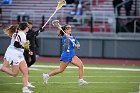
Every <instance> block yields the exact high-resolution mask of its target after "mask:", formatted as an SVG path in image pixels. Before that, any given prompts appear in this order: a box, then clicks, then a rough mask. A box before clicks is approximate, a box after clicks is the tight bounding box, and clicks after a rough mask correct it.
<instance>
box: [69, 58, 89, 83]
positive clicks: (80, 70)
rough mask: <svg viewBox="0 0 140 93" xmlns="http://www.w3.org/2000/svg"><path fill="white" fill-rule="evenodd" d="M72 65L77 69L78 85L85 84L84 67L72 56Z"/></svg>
mask: <svg viewBox="0 0 140 93" xmlns="http://www.w3.org/2000/svg"><path fill="white" fill-rule="evenodd" d="M72 64H73V65H75V66H77V67H78V68H79V85H84V84H87V82H86V81H84V80H83V73H84V66H83V63H82V61H81V60H80V59H79V58H78V57H77V56H74V57H73V58H72Z"/></svg>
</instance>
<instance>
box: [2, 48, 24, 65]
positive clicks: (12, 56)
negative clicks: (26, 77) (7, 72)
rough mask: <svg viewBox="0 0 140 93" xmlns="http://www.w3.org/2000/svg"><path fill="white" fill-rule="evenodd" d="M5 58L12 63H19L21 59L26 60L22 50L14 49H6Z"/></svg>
mask: <svg viewBox="0 0 140 93" xmlns="http://www.w3.org/2000/svg"><path fill="white" fill-rule="evenodd" d="M4 58H5V59H6V60H7V61H8V62H9V64H12V65H19V63H20V62H21V61H23V60H25V59H24V55H23V53H22V52H18V51H14V50H12V49H8V50H7V51H6V53H5V55H4Z"/></svg>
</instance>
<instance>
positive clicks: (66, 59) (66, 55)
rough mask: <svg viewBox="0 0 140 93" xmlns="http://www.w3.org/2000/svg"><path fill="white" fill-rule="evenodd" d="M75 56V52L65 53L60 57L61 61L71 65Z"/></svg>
mask: <svg viewBox="0 0 140 93" xmlns="http://www.w3.org/2000/svg"><path fill="white" fill-rule="evenodd" d="M74 56H76V54H75V52H74V51H63V52H62V54H61V57H60V61H64V62H68V63H70V62H71V61H72V58H73V57H74Z"/></svg>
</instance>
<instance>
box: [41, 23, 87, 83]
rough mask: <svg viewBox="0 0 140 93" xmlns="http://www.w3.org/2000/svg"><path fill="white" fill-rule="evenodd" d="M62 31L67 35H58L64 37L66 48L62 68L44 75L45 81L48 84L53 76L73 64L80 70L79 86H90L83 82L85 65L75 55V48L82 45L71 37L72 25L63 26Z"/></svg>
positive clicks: (62, 57)
mask: <svg viewBox="0 0 140 93" xmlns="http://www.w3.org/2000/svg"><path fill="white" fill-rule="evenodd" d="M62 30H63V31H64V32H65V33H64V32H63V31H60V33H59V35H58V36H62V45H63V46H64V50H63V52H62V54H61V57H60V67H59V68H58V69H55V70H53V71H51V72H50V73H48V74H44V73H43V80H44V82H45V83H46V84H47V83H48V79H49V78H50V77H51V76H54V75H56V74H59V73H62V72H63V71H64V70H65V69H66V67H67V66H68V64H69V63H72V64H73V65H75V66H77V67H78V68H79V85H85V84H88V83H87V82H86V81H85V80H83V72H84V69H83V68H84V66H83V63H82V61H81V60H80V59H79V58H78V57H77V56H76V54H75V48H79V47H80V44H79V42H78V40H77V39H76V37H74V36H72V35H71V33H72V30H71V26H70V25H65V26H63V27H62Z"/></svg>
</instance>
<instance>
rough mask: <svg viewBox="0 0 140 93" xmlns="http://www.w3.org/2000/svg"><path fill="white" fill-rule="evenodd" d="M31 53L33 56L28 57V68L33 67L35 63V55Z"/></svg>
mask: <svg viewBox="0 0 140 93" xmlns="http://www.w3.org/2000/svg"><path fill="white" fill-rule="evenodd" d="M32 52H33V54H32V55H30V58H31V61H30V62H29V64H28V67H30V66H31V65H33V64H34V63H35V62H36V53H35V51H32Z"/></svg>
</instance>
